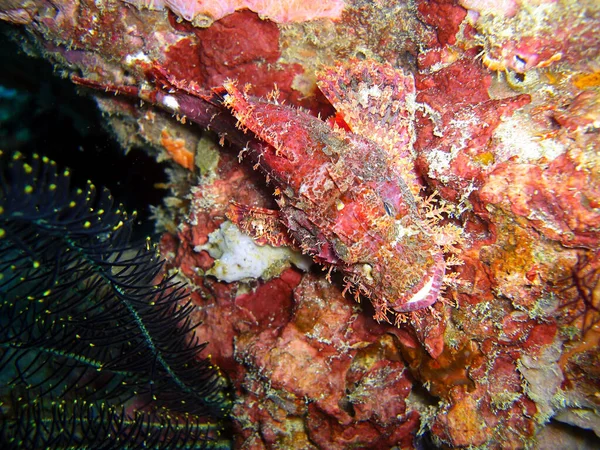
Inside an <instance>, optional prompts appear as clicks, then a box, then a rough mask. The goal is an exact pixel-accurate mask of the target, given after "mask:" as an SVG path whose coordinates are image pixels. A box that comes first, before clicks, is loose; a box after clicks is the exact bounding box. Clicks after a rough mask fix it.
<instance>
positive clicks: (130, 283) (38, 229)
mask: <svg viewBox="0 0 600 450" xmlns="http://www.w3.org/2000/svg"><path fill="white" fill-rule="evenodd" d="M69 175H70V173H69V171H68V170H65V171H63V172H59V170H58V169H57V165H56V164H55V163H54V162H53V161H50V160H49V159H48V158H45V157H42V156H39V155H34V156H33V157H31V158H25V157H24V156H23V155H21V154H20V153H15V154H14V155H7V154H1V153H0V380H1V383H0V446H1V447H2V448H4V449H7V448H141V447H145V448H229V443H228V442H227V440H224V439H221V438H220V437H219V434H220V430H221V429H222V426H223V425H222V419H224V418H225V417H226V416H227V414H228V412H229V409H230V406H231V400H230V398H229V394H228V392H227V383H226V381H225V379H224V378H223V377H222V376H221V375H220V373H219V371H218V369H217V368H216V367H214V366H213V365H212V363H211V362H210V360H209V359H207V358H203V357H201V356H200V354H201V352H202V350H203V349H204V348H205V346H206V343H203V342H200V340H199V338H198V337H197V336H195V335H194V333H193V331H194V329H195V328H196V327H197V325H198V324H197V323H194V322H193V321H192V320H191V318H190V312H191V310H192V309H193V308H194V306H193V305H192V304H191V303H190V302H189V301H186V298H187V297H188V292H187V291H186V287H185V285H184V284H182V283H181V282H177V281H174V280H173V276H167V275H165V274H164V273H163V261H162V260H161V259H160V258H159V257H158V254H157V251H156V247H155V246H154V245H152V244H150V242H149V241H148V242H146V243H142V245H137V244H133V243H131V242H130V237H131V230H132V224H133V218H134V217H135V214H134V215H128V214H127V213H126V212H125V211H123V210H122V209H121V208H120V207H118V206H116V205H115V204H114V201H113V198H112V197H111V196H110V193H109V192H108V191H107V190H103V191H101V192H98V191H97V190H96V188H95V187H94V185H93V184H91V183H90V182H88V185H87V186H86V188H85V189H76V188H71V187H70V183H69V178H70V177H69Z"/></svg>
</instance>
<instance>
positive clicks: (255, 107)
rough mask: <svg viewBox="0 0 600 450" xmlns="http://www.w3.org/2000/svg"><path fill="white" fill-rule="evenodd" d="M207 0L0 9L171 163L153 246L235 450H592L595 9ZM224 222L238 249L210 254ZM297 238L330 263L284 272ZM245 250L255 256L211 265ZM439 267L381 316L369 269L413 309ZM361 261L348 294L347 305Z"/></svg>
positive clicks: (598, 191) (597, 98)
mask: <svg viewBox="0 0 600 450" xmlns="http://www.w3.org/2000/svg"><path fill="white" fill-rule="evenodd" d="M277 3H280V2H277ZM206 4H208V3H206ZM259 4H260V5H259ZM211 5H213V7H212V9H211V10H210V11H208V10H206V9H205V8H206V6H205V2H170V1H164V2H133V1H127V2H125V1H117V0H106V1H91V0H80V1H78V2H67V1H62V0H58V1H54V2H52V3H50V2H47V1H45V0H30V1H11V2H4V3H0V19H1V20H3V21H5V22H8V23H10V24H11V25H10V26H11V28H10V29H9V31H8V33H9V34H10V35H11V37H12V38H13V39H17V40H18V41H19V42H20V43H21V45H22V47H23V48H24V49H25V50H26V51H28V52H29V53H32V54H36V55H39V56H42V57H44V58H46V59H48V60H50V61H51V62H53V63H54V64H55V66H56V68H57V71H58V72H59V73H60V74H61V75H63V76H65V77H68V78H70V79H71V80H72V81H73V82H75V83H77V84H78V85H80V86H81V87H82V91H85V92H86V93H87V94H88V95H92V96H93V97H94V98H95V100H96V102H97V104H98V106H99V108H100V109H101V110H102V111H103V112H104V115H105V120H106V122H107V124H108V125H109V126H110V127H111V129H112V130H113V132H114V134H115V136H116V138H117V139H118V140H119V142H120V143H121V145H122V146H123V147H124V148H126V149H128V148H131V147H133V146H144V147H145V148H146V151H147V152H148V153H149V154H150V155H152V156H154V157H155V158H156V159H157V160H161V161H167V162H168V163H169V164H170V169H169V174H170V183H169V187H170V194H169V197H168V198H167V199H166V200H165V204H164V205H163V206H162V207H160V208H157V209H156V210H155V217H156V220H157V226H158V227H159V228H160V230H161V231H163V236H162V240H161V252H162V254H163V255H164V257H165V258H167V260H168V264H169V269H170V270H175V269H176V270H178V275H177V276H178V277H180V278H182V279H184V280H185V281H186V282H188V283H189V285H190V286H191V287H192V289H193V292H192V299H193V301H194V302H195V304H196V305H197V308H195V309H194V311H193V312H192V313H191V314H192V316H193V318H194V319H195V320H201V321H202V325H201V326H200V327H199V332H200V333H202V337H203V340H204V339H205V340H207V341H208V342H209V343H208V344H207V351H208V352H209V353H210V354H211V357H212V361H213V362H214V363H215V364H217V365H218V366H219V367H220V368H221V369H222V370H223V372H225V373H226V374H227V375H228V376H229V377H230V378H231V380H232V383H233V386H234V389H235V395H236V397H235V398H236V399H235V404H234V407H233V412H232V421H233V428H234V432H235V433H234V434H235V436H234V447H235V448H241V449H267V448H305V449H313V448H314V449H320V448H327V449H336V448H340V449H341V448H373V449H383V448H394V447H396V448H423V446H427V445H429V446H433V445H435V446H439V447H444V448H487V449H496V448H497V449H500V448H526V447H527V448H535V447H536V445H537V446H538V448H547V447H544V445H547V442H549V440H550V441H551V440H552V439H554V440H555V441H556V440H559V439H560V440H562V441H563V442H565V446H569V443H570V442H571V443H574V442H576V441H575V440H574V439H575V438H573V436H572V434H573V433H570V432H569V430H568V428H567V427H565V426H563V425H562V424H570V425H571V426H572V427H579V428H581V429H588V430H592V431H593V433H592V432H590V434H589V435H586V436H587V441H586V443H584V444H581V442H580V441H577V442H578V445H579V444H581V445H588V446H589V448H594V445H596V446H597V439H598V437H597V433H600V431H599V430H600V420H598V417H600V401H599V399H598V395H597V392H598V389H599V388H600V376H599V374H598V369H597V367H598V355H599V351H598V350H599V344H600V325H599V323H600V298H599V294H598V293H599V286H600V285H599V283H600V262H599V261H600V239H599V238H600V228H599V227H598V223H600V202H599V199H600V159H599V156H598V155H599V154H600V148H599V144H598V142H599V140H598V134H599V132H600V117H599V115H598V111H599V108H598V105H599V104H600V82H599V81H598V80H599V77H598V70H599V67H600V38H599V37H598V33H597V32H595V30H597V29H598V27H600V16H599V15H600V8H599V7H598V4H597V2H594V1H584V2H575V1H571V0H557V1H536V2H524V1H519V0H514V1H502V2H488V1H475V0H461V1H455V0H435V1H424V0H417V1H415V2H396V1H392V0H381V1H377V2H365V1H362V0H346V1H345V2H320V3H318V4H317V3H314V2H310V1H306V2H302V3H298V2H290V3H288V5H289V8H290V9H289V10H288V11H286V12H281V11H277V10H275V9H273V8H274V5H275V2H249V1H248V2H212V3H211ZM203 8H204V9H203ZM242 8H245V9H242ZM236 82H237V84H235V83H236ZM227 106H229V108H228V107H227ZM234 115H235V117H234ZM319 116H320V118H319ZM238 121H239V125H240V126H241V127H242V129H240V128H238V127H236V123H237V122H238ZM301 144H306V145H301ZM238 155H239V156H240V157H239V158H238ZM338 162H339V166H340V167H337V168H336V163H338ZM375 163H377V164H375ZM253 166H256V169H260V170H254V168H253ZM321 169H322V172H323V174H324V175H323V178H321V179H320V180H321V181H323V183H321V184H319V183H313V184H312V185H311V186H308V185H307V182H308V181H310V178H311V177H312V178H315V177H316V176H317V175H318V174H320V173H321V172H319V170H321ZM336 169H337V170H336ZM325 175H327V176H328V177H329V178H330V179H331V180H335V183H334V184H335V188H334V187H333V186H332V185H330V184H327V183H326V182H327V181H328V180H329V179H328V178H327V176H325ZM351 181H352V183H354V184H352V189H350V190H349V191H348V192H349V193H348V194H344V195H346V197H344V196H343V195H341V194H340V195H338V194H339V193H338V191H339V192H344V193H345V192H346V191H344V186H345V184H348V183H350V182H351ZM359 181H360V183H359ZM361 183H362V184H361ZM369 183H371V184H369ZM136 188H137V187H136ZM319 189H322V191H319ZM335 189H337V190H335ZM274 191H275V195H273V192H274ZM367 191H369V192H367ZM319 192H322V193H325V194H326V195H324V196H321V197H319V196H318V195H316V194H317V193H319ZM357 192H360V193H362V194H364V195H363V198H361V199H360V201H359V200H357V199H358V198H359V197H360V196H359V195H358V194H357ZM367 194H369V195H367ZM352 195H354V197H352ZM367 197H368V201H367ZM282 199H283V201H282ZM276 200H277V201H276ZM336 200H337V201H336ZM278 202H279V203H280V205H278V204H277V203H278ZM309 202H312V203H311V204H310V205H308V203H309ZM307 205H308V206H307ZM330 206H333V207H334V208H333V209H331V208H330V209H327V207H330ZM286 208H287V209H286ZM277 211H279V212H277ZM351 213H354V214H351ZM346 214H347V215H346ZM392 216H393V220H392ZM280 219H281V220H280ZM350 219H352V220H350ZM403 220H404V221H405V222H406V223H404V222H402V221H403ZM394 221H397V222H394ZM398 222H400V223H403V224H404V227H403V228H402V229H401V230H403V231H404V233H405V234H402V233H399V230H400V228H398V227H397V223H398ZM233 223H235V224H237V228H235V227H234V225H233ZM338 225H339V226H338ZM384 225H385V226H384ZM286 229H287V230H288V231H291V232H290V233H288V232H287V231H286ZM240 230H241V231H242V232H243V235H244V236H243V238H242V237H240ZM390 230H393V231H394V232H391V231H390ZM226 232H227V233H231V232H233V233H234V235H232V236H237V237H236V239H238V242H241V241H240V239H243V242H245V244H244V245H245V247H243V248H245V249H247V250H242V247H236V249H235V250H239V252H237V253H236V251H235V250H234V251H233V252H229V256H228V257H230V258H231V259H227V258H225V257H223V255H224V254H226V253H227V251H226V250H227V249H225V247H223V245H224V244H225V241H226V240H227V239H229V238H227V237H226V234H225V233H226ZM386 232H387V233H389V234H386ZM355 233H356V236H359V237H360V238H361V239H362V243H361V244H360V245H358V246H356V249H358V250H361V252H362V253H360V252H357V254H358V253H360V255H358V256H356V255H354V254H351V252H349V251H348V252H344V251H343V250H344V248H346V249H347V248H351V247H352V245H353V243H352V242H350V238H351V237H352V236H353V235H354V234H355ZM246 235H248V236H246ZM227 236H229V235H227ZM249 236H253V238H254V242H250V241H249V240H248V239H250V238H249ZM245 238H248V239H245ZM344 239H347V240H344ZM382 242H384V243H387V244H386V245H388V244H389V245H391V247H393V248H395V249H396V250H397V249H400V250H401V251H400V252H398V253H399V254H400V256H398V254H397V255H396V256H395V257H394V258H391V257H390V259H389V260H388V259H385V256H383V253H381V248H387V247H385V245H381V243H382ZM398 242H402V245H398V246H396V247H394V245H396V244H397V243H398ZM391 243H393V244H391ZM273 244H275V245H276V246H279V247H280V248H279V249H276V250H282V251H283V252H284V254H285V255H287V256H283V257H281V258H280V259H278V258H279V257H274V256H272V254H271V253H270V251H271V250H275V249H272V248H270V247H268V246H270V245H273ZM302 244H305V245H304V249H305V250H307V251H308V252H309V253H311V255H312V256H316V258H315V259H316V260H317V262H318V263H326V264H329V265H334V266H336V267H338V268H339V269H340V270H339V271H338V272H336V271H332V272H329V271H328V270H327V269H328V267H325V269H326V270H324V271H323V270H321V269H322V267H321V266H319V265H314V266H312V267H306V266H304V268H303V269H298V268H297V267H291V266H290V265H289V262H288V261H287V260H288V259H289V258H293V257H295V256H292V255H294V253H293V249H294V247H296V248H297V247H302ZM281 247H287V248H286V249H282V248H281ZM261 248H264V249H265V250H266V251H264V252H263V251H262V250H261V251H256V252H255V250H256V249H261ZM222 252H223V253H222ZM240 252H244V254H243V255H242V254H241V253H240ZM251 252H252V254H254V255H258V254H261V255H266V254H268V255H269V256H268V257H266V260H267V261H268V263H267V264H266V265H265V266H264V267H261V268H259V269H260V270H257V271H256V272H251V271H250V269H251V268H253V267H252V264H251V265H250V266H249V267H246V266H244V267H241V268H240V267H234V266H232V265H231V264H233V265H236V264H238V263H239V262H240V261H242V260H243V256H246V254H247V255H249V254H250V253H251ZM352 256H356V258H354V259H353V258H352ZM257 257H258V256H253V258H257ZM334 257H335V258H334ZM215 258H216V259H215ZM260 258H263V256H261V257H260ZM441 260H443V266H444V271H443V272H444V275H443V278H444V281H445V282H446V283H445V285H444V286H443V287H440V289H439V292H437V288H436V289H435V294H436V295H435V298H434V299H433V300H434V301H435V300H437V301H435V302H432V301H427V302H424V303H425V304H419V306H427V305H429V306H428V307H427V308H424V309H418V310H415V311H401V309H402V308H401V304H398V305H393V304H392V302H390V303H389V304H388V303H384V304H383V305H384V306H386V307H387V308H388V309H392V308H393V307H394V306H398V310H399V312H401V315H400V316H398V317H399V318H398V319H397V320H391V322H392V323H388V322H387V321H386V320H385V319H386V318H389V317H388V316H387V315H386V314H385V313H386V311H387V310H386V309H385V308H383V307H382V302H381V301H378V300H377V299H378V298H385V299H386V301H388V300H390V298H391V296H389V295H388V292H389V290H386V289H383V288H382V286H384V285H385V283H384V282H383V281H385V280H384V279H383V278H382V279H381V280H380V282H373V286H370V285H369V284H368V283H370V282H371V280H370V279H369V277H371V278H373V279H375V278H376V277H378V276H382V275H381V274H385V273H386V270H387V268H388V267H392V269H393V270H390V271H389V274H390V276H393V277H395V278H396V279H397V280H399V281H397V282H398V283H400V284H402V283H404V284H402V286H401V289H400V290H401V291H403V292H406V291H411V288H415V287H416V288H415V289H416V290H415V291H414V292H411V295H408V298H409V299H410V298H416V300H421V299H422V298H421V297H420V296H419V292H421V290H422V289H424V287H427V286H429V288H430V289H426V292H425V291H422V293H423V298H424V297H426V294H428V293H429V292H433V291H434V290H433V289H431V288H432V286H433V282H431V283H429V281H428V280H433V279H434V278H435V277H433V278H432V277H431V276H430V275H431V274H432V273H436V274H438V275H439V273H441V271H439V270H437V267H438V265H437V263H439V262H440V261H441ZM227 261H232V262H227ZM365 261H366V262H368V263H369V265H370V266H371V268H372V271H371V272H369V270H366V271H365V270H363V272H362V273H361V274H360V277H359V276H357V277H355V278H354V279H353V280H352V281H355V282H358V285H359V286H362V287H363V288H362V289H361V288H360V287H359V290H361V291H362V293H363V294H366V295H357V296H356V299H355V298H354V295H353V294H354V293H352V295H344V291H345V289H344V288H345V287H346V280H344V275H345V276H348V275H349V274H350V272H351V268H352V267H358V266H356V265H355V263H356V264H358V263H364V262H365ZM390 261H392V262H393V264H392V265H389V264H388V263H389V262H390ZM398 261H399V262H398ZM223 264H225V266H223ZM386 264H387V265H386ZM440 264H441V263H440ZM229 269H231V270H233V269H236V270H239V272H238V273H237V274H236V275H237V276H234V277H233V278H226V276H225V275H224V274H225V272H227V271H228V270H229ZM363 269H368V268H366V267H365V266H364V265H363ZM419 274H421V275H419ZM409 275H410V276H409ZM361 277H362V278H361ZM403 277H405V278H403ZM438 278H439V277H438ZM435 279H436V280H437V278H435ZM436 283H437V281H436ZM346 294H348V292H346ZM372 294H373V295H372ZM415 296H416V297H415ZM369 297H370V298H371V300H372V301H373V304H371V302H369V301H368V298H369ZM356 300H358V301H359V302H357V301H356ZM390 305H391V307H390ZM409 309H410V308H409ZM372 317H375V318H376V319H378V320H379V322H378V321H377V320H374V319H373V318H372ZM595 433H596V434H595ZM593 439H596V441H595V442H593ZM536 440H537V441H536ZM536 442H537V443H536ZM573 445H575V444H573Z"/></svg>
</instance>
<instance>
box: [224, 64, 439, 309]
mask: <svg viewBox="0 0 600 450" xmlns="http://www.w3.org/2000/svg"><path fill="white" fill-rule="evenodd" d="M318 85H319V87H320V89H321V90H322V92H323V93H324V94H325V95H326V97H327V98H328V99H329V100H330V102H331V103H332V104H333V106H334V107H335V108H336V109H337V111H338V116H337V117H336V121H335V123H333V125H330V124H328V123H326V122H324V121H322V120H320V119H319V118H316V117H314V116H312V115H310V114H309V113H308V112H306V111H303V110H301V109H297V108H293V107H289V106H285V105H282V104H278V102H277V101H276V96H275V95H273V96H270V97H271V98H270V99H260V98H256V97H252V96H250V95H248V94H247V93H246V92H245V91H244V89H240V88H239V87H238V86H237V85H236V83H235V82H234V81H228V82H226V83H225V84H224V89H225V91H226V93H224V94H223V103H224V104H225V105H226V106H227V107H228V108H229V109H230V110H231V112H232V113H233V115H234V116H235V117H236V118H237V120H238V126H239V127H241V128H242V129H244V130H250V131H251V132H252V133H254V134H255V135H256V136H257V137H258V138H259V139H260V140H261V141H262V142H264V143H265V144H268V145H260V146H253V147H251V148H246V149H244V150H243V151H242V154H241V155H243V156H244V157H247V158H250V159H251V160H252V161H253V162H254V164H255V168H256V169H260V171H261V172H262V173H263V174H264V175H265V177H266V178H267V180H268V181H269V182H270V183H272V184H273V185H274V186H275V188H276V189H275V196H276V200H277V203H278V205H279V208H280V211H279V220H280V221H281V222H282V223H283V224H284V225H285V227H286V228H287V230H288V232H289V235H290V236H291V237H292V238H293V240H294V241H295V242H296V243H298V245H299V246H300V248H301V249H302V250H303V251H304V252H305V253H308V254H310V255H311V256H312V257H313V259H314V260H315V261H316V262H318V263H319V264H322V265H324V266H326V267H329V268H330V269H331V268H334V269H335V270H339V271H342V272H343V273H344V274H345V280H346V282H347V286H346V288H347V289H348V288H350V289H351V290H354V291H355V292H356V293H357V294H358V293H362V294H364V295H366V296H368V297H369V298H370V299H371V301H372V303H373V305H374V307H375V310H376V315H375V318H376V319H377V320H388V313H392V314H394V313H400V314H401V313H406V312H410V311H415V310H418V309H422V308H425V307H428V306H430V305H432V304H433V303H434V302H435V301H436V300H437V299H438V296H439V295H440V289H441V287H442V282H443V279H444V273H445V268H446V264H445V262H444V257H443V251H442V248H441V247H440V246H439V245H438V244H437V243H436V238H435V236H434V232H433V231H432V229H431V226H430V221H428V220H427V219H426V218H425V217H424V216H423V214H424V213H423V211H422V208H420V206H419V204H420V200H422V199H420V198H419V197H418V195H419V190H420V189H421V186H420V185H419V183H418V181H417V177H416V175H415V172H414V164H413V154H412V142H413V140H414V130H413V127H414V104H415V87H414V81H413V78H412V76H411V75H407V74H405V73H404V72H403V71H401V70H399V69H394V68H392V67H391V66H389V65H381V64H377V63H374V62H359V61H354V62H352V63H350V64H346V65H343V66H338V67H335V68H331V69H328V70H326V71H324V72H322V73H320V74H319V82H318ZM339 124H342V126H339ZM244 212H245V211H241V210H240V208H239V207H237V206H235V205H234V208H233V212H232V214H230V217H233V218H234V221H237V222H238V223H239V222H241V221H245V226H244V229H246V230H248V229H251V228H252V227H251V226H248V225H249V223H250V224H251V222H252V219H248V217H247V215H245V214H244ZM263 215H264V214H263ZM236 217H237V220H235V219H236ZM262 228H263V229H264V225H263V226H262Z"/></svg>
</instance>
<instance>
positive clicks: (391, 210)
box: [383, 202, 395, 217]
mask: <svg viewBox="0 0 600 450" xmlns="http://www.w3.org/2000/svg"><path fill="white" fill-rule="evenodd" d="M383 209H385V212H386V213H387V215H388V216H391V217H394V216H395V214H394V207H393V206H392V205H390V204H389V203H388V202H383Z"/></svg>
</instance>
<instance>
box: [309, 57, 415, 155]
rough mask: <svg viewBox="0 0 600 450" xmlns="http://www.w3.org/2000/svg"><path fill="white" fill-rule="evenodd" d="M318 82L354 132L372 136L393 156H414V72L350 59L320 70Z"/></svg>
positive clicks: (373, 139)
mask: <svg viewBox="0 0 600 450" xmlns="http://www.w3.org/2000/svg"><path fill="white" fill-rule="evenodd" d="M317 84H318V86H319V89H320V90H321V91H322V92H323V94H324V95H325V97H327V99H328V100H329V101H330V102H331V104H332V105H333V106H334V107H335V109H336V110H337V111H338V113H339V114H341V116H342V118H343V120H344V121H345V122H346V124H347V125H348V126H349V128H350V130H351V131H352V132H353V133H356V134H360V135H362V136H364V137H366V138H369V139H370V140H372V141H373V142H375V143H376V144H377V145H379V146H380V147H381V148H383V149H384V150H385V151H386V152H387V153H388V154H389V155H390V156H391V157H392V159H395V158H398V157H401V158H411V159H412V146H413V141H414V138H415V130H414V115H415V102H416V100H415V96H416V94H415V82H414V78H413V76H412V74H410V73H405V72H404V71H403V70H402V69H396V68H394V67H392V66H391V65H390V64H382V63H378V62H376V61H373V60H365V61H359V60H350V61H348V62H345V63H340V64H337V65H335V66H333V67H329V68H326V69H324V70H322V71H321V72H319V73H318V81H317Z"/></svg>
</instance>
